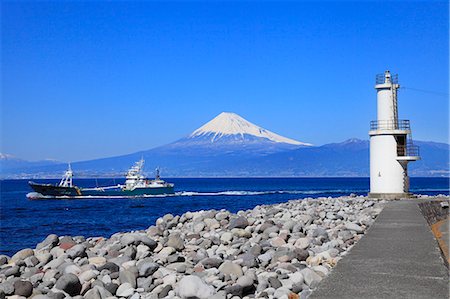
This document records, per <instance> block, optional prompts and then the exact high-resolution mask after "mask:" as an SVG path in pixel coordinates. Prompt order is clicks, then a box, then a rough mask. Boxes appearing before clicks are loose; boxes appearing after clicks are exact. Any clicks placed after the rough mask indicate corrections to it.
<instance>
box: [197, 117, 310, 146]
mask: <svg viewBox="0 0 450 299" xmlns="http://www.w3.org/2000/svg"><path fill="white" fill-rule="evenodd" d="M230 135H238V136H239V135H240V136H241V138H242V139H244V138H245V135H251V136H255V137H260V138H265V139H268V140H270V141H272V142H277V143H287V144H292V145H303V146H310V145H311V144H310V143H305V142H300V141H297V140H294V139H290V138H287V137H283V136H280V135H278V134H275V133H273V132H271V131H269V130H266V129H264V128H261V127H259V126H257V125H255V124H252V123H251V122H249V121H247V120H245V119H244V118H242V117H241V116H239V115H237V114H236V113H232V112H222V113H220V114H219V115H218V116H216V117H215V118H214V119H212V120H211V121H210V122H208V123H206V124H205V125H203V126H202V127H200V128H198V129H197V130H195V131H194V132H193V133H192V134H191V135H190V136H189V138H195V137H199V136H211V142H215V141H217V140H219V139H220V138H222V137H224V136H230Z"/></svg>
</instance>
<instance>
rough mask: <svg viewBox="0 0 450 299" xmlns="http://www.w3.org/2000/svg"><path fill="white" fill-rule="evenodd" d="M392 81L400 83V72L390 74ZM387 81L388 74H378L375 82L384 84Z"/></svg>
mask: <svg viewBox="0 0 450 299" xmlns="http://www.w3.org/2000/svg"><path fill="white" fill-rule="evenodd" d="M390 75H391V76H390V81H391V83H394V84H398V74H390ZM384 83H386V74H385V73H383V74H377V75H376V76H375V84H384Z"/></svg>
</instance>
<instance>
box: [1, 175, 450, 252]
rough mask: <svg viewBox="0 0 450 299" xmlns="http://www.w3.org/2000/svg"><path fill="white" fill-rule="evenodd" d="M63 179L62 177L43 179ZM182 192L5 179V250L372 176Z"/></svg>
mask: <svg viewBox="0 0 450 299" xmlns="http://www.w3.org/2000/svg"><path fill="white" fill-rule="evenodd" d="M37 181H38V182H42V183H53V184H54V183H57V182H58V180H37ZM166 181H168V182H172V183H174V184H175V191H176V193H175V194H174V195H171V196H155V197H143V198H86V199H57V200H55V199H54V200H29V199H27V197H26V194H27V193H29V192H31V191H32V190H31V188H30V187H29V186H28V181H27V180H0V189H1V192H0V195H1V197H0V254H6V255H9V256H11V255H13V254H14V253H15V252H17V251H18V250H20V249H23V248H34V247H35V246H36V244H37V243H39V242H41V241H42V240H43V239H44V238H45V237H46V236H47V235H49V234H57V235H58V236H64V235H70V236H85V237H95V236H103V237H109V236H111V235H112V234H114V233H116V232H125V231H131V230H142V229H147V228H148V227H149V226H151V225H153V224H154V223H155V221H156V219H157V218H158V217H161V216H163V215H165V214H168V213H171V214H173V215H180V214H182V213H184V212H187V211H199V210H209V209H216V210H220V209H227V210H229V211H231V212H237V211H239V210H247V209H252V208H253V207H255V206H257V205H266V204H275V203H281V202H286V201H288V200H293V199H304V198H307V197H312V198H318V197H338V196H344V195H350V194H352V193H353V194H355V195H366V194H367V193H368V191H369V178H173V179H166ZM123 182H124V181H123V179H122V180H121V179H78V180H74V184H76V185H78V186H80V187H95V186H107V185H116V184H119V183H123ZM410 185H411V191H412V192H413V193H416V194H422V195H439V194H444V195H448V194H449V179H448V178H411V182H410Z"/></svg>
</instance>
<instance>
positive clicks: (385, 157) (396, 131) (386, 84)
mask: <svg viewBox="0 0 450 299" xmlns="http://www.w3.org/2000/svg"><path fill="white" fill-rule="evenodd" d="M399 87H400V85H399V84H398V76H397V75H391V73H390V72H389V71H386V72H384V74H379V75H377V76H376V85H375V89H376V90H377V120H376V121H372V122H371V123H370V131H369V135H370V193H369V196H370V197H380V198H400V197H407V196H409V195H410V193H409V177H408V163H409V162H411V161H416V160H419V159H420V157H419V148H418V147H417V146H415V145H413V141H412V137H411V127H410V124H409V120H399V119H398V110H397V89H398V88H399Z"/></svg>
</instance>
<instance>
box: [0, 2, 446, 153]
mask: <svg viewBox="0 0 450 299" xmlns="http://www.w3.org/2000/svg"><path fill="white" fill-rule="evenodd" d="M1 5H2V6H1V14H2V15H1V17H2V18H1V26H2V27H1V42H2V43H1V50H2V53H1V54H2V57H1V75H2V78H1V82H2V89H1V112H2V114H1V118H2V140H1V141H2V144H1V151H2V152H3V153H9V154H13V155H15V156H17V157H21V158H24V159H29V160H38V159H45V158H54V159H58V160H62V161H77V160H86V159H92V158H98V157H105V156H114V155H120V154H126V153H131V152H135V151H138V150H143V149H149V148H152V147H155V146H158V145H162V144H166V143H169V142H172V141H175V140H177V139H179V138H181V137H183V136H185V135H187V134H189V133H190V132H192V131H193V130H195V129H196V128H198V127H199V126H201V125H202V124H203V123H205V122H207V121H209V120H210V119H211V118H213V117H215V116H216V115H217V114H219V113H220V112H222V111H230V112H235V113H238V114H240V115H241V116H243V117H244V118H246V119H247V120H249V121H251V122H253V123H256V124H258V125H261V126H263V127H265V128H266V129H269V130H271V131H274V132H276V133H278V134H281V135H284V136H286V137H289V138H294V139H297V140H300V141H304V142H311V143H313V144H316V145H321V144H325V143H329V142H340V141H343V140H345V139H348V138H351V137H357V138H361V139H368V124H369V121H370V120H373V119H375V117H376V93H375V90H374V83H375V75H376V74H377V73H382V72H383V71H384V70H385V69H390V70H391V71H393V72H395V73H398V74H399V80H400V84H401V85H402V86H404V87H405V89H402V90H401V91H400V94H399V110H400V111H399V115H400V118H405V119H410V120H411V121H412V128H413V137H414V138H415V139H419V140H433V141H439V142H447V138H448V111H449V110H448V81H449V77H448V59H449V57H448V54H449V53H448V32H449V31H448V30H449V26H448V22H449V18H448V11H449V10H448V4H447V3H446V2H435V1H423V2H404V1H390V2H381V1H378V2H366V1H364V2H350V1H342V2H330V1H326V2H188V1H184V2H22V1H20V2H8V1H2V3H1ZM408 88H411V89H408ZM415 89H420V90H430V91H435V92H439V93H443V94H435V93H425V92H420V91H417V90H415ZM446 94H447V95H446Z"/></svg>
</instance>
